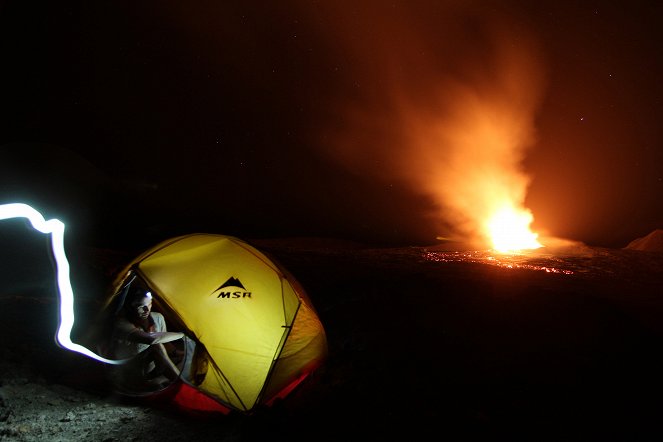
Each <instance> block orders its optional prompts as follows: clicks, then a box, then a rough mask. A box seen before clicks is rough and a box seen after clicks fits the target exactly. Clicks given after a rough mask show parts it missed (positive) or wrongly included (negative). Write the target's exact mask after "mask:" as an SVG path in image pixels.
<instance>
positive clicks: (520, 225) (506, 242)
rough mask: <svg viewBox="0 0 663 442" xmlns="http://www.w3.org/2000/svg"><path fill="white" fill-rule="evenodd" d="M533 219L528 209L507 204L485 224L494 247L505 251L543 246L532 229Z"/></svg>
mask: <svg viewBox="0 0 663 442" xmlns="http://www.w3.org/2000/svg"><path fill="white" fill-rule="evenodd" d="M533 219H534V218H533V216H532V213H531V212H530V211H529V210H527V209H516V208H514V207H512V206H505V207H503V208H501V209H500V210H498V211H497V212H496V213H495V214H494V215H492V216H491V217H490V218H489V219H488V221H487V222H486V225H485V230H486V234H487V236H488V238H489V239H490V241H491V243H492V246H493V249H494V250H495V251H497V252H502V253H504V252H510V251H515V250H524V249H537V248H539V247H543V245H542V244H541V243H540V242H539V241H538V240H537V238H538V234H537V233H534V232H532V231H531V229H530V224H531V223H532V221H533Z"/></svg>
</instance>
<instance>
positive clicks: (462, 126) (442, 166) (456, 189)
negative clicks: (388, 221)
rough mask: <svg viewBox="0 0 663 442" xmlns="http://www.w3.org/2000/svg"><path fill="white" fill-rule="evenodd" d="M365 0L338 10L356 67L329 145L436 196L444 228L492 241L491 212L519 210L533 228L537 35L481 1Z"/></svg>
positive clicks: (333, 18)
mask: <svg viewBox="0 0 663 442" xmlns="http://www.w3.org/2000/svg"><path fill="white" fill-rule="evenodd" d="M369 3H370V2H369ZM362 4H363V5H364V8H365V9H357V7H355V8H354V9H353V8H352V7H349V6H348V7H341V8H338V9H335V10H333V11H332V10H329V11H326V13H327V14H329V15H328V19H327V21H328V22H333V23H334V24H338V25H339V26H338V27H335V29H337V32H336V33H335V38H337V41H338V42H339V43H340V44H341V45H342V46H341V47H342V50H343V51H347V52H346V53H345V55H344V57H346V58H347V59H351V60H352V61H353V62H354V63H355V64H354V66H355V67H353V68H352V72H351V74H350V75H352V76H353V80H352V81H353V82H354V88H353V89H352V91H353V93H352V94H351V95H349V96H350V97H351V98H347V96H345V97H344V99H342V100H339V101H337V102H336V103H335V107H334V109H335V110H336V112H337V115H338V119H339V121H343V123H342V124H339V127H336V128H333V130H330V131H329V132H328V133H326V134H325V136H326V139H327V140H328V142H327V143H326V147H327V152H328V153H329V154H330V155H331V156H332V157H334V158H335V159H337V160H338V161H340V162H341V163H342V164H343V165H345V166H347V167H349V168H351V169H353V170H355V171H357V172H361V173H362V174H371V175H373V176H376V177H379V178H382V179H385V180H390V182H394V181H400V182H402V183H404V184H405V185H406V186H410V187H411V188H412V189H414V190H415V191H416V192H419V193H423V194H426V195H428V196H429V197H430V198H431V199H432V201H433V202H434V204H435V212H434V213H431V219H432V220H433V222H435V223H436V224H437V225H438V226H439V227H438V228H439V229H440V230H441V231H440V233H441V234H446V235H462V236H463V237H464V238H466V239H475V240H476V239H480V240H482V241H485V240H487V239H488V237H489V236H490V234H489V232H488V222H489V220H490V219H491V218H494V217H495V216H496V215H497V213H498V212H500V211H504V210H507V209H508V210H515V211H517V212H519V215H522V216H523V217H524V219H525V220H526V221H525V224H527V226H529V222H531V214H530V213H529V211H528V210H527V209H525V207H524V204H525V197H526V193H527V187H528V184H529V181H530V179H529V177H528V176H527V174H526V173H525V172H524V171H523V169H522V161H523V159H524V156H525V151H526V149H527V148H528V147H530V146H531V145H532V144H533V143H534V141H535V138H534V135H535V132H534V118H535V112H536V110H537V106H538V105H539V102H540V98H541V92H542V86H543V75H542V69H541V65H540V64H541V63H540V62H539V60H538V57H539V51H537V48H536V45H535V43H534V42H533V39H532V38H531V36H530V35H529V34H528V33H527V32H526V31H525V30H523V29H519V28H518V27H517V26H515V24H514V23H513V22H507V21H506V20H505V19H504V17H503V16H500V15H498V14H490V15H487V14H484V13H482V12H480V11H478V10H475V9H469V8H463V9H460V8H457V7H454V6H444V7H442V6H439V5H438V4H436V3H434V2H431V3H430V4H428V5H427V6H426V7H422V5H426V3H425V2H424V3H421V2H417V5H418V7H417V9H416V10H415V9H412V10H405V9H403V8H404V6H403V5H401V8H400V9H399V8H396V7H388V6H386V5H383V4H382V3H378V2H376V3H375V4H374V5H373V7H367V6H366V3H362ZM442 230H444V231H442Z"/></svg>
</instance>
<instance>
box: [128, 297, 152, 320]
mask: <svg viewBox="0 0 663 442" xmlns="http://www.w3.org/2000/svg"><path fill="white" fill-rule="evenodd" d="M151 310H152V298H151V297H148V296H143V297H141V298H139V299H137V300H135V301H134V302H132V303H131V312H132V313H133V314H134V315H135V316H136V317H137V318H138V319H147V317H148V316H150V311H151Z"/></svg>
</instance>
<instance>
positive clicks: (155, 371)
mask: <svg viewBox="0 0 663 442" xmlns="http://www.w3.org/2000/svg"><path fill="white" fill-rule="evenodd" d="M183 337H184V334H183V333H179V332H169V331H168V330H167V328H166V321H165V319H164V317H163V315H162V314H161V313H158V312H153V311H152V294H151V293H150V292H149V291H147V290H145V289H144V288H142V287H140V286H135V287H132V289H131V291H130V292H129V293H128V294H127V297H126V299H125V302H124V306H123V308H122V309H121V310H120V312H119V314H118V315H117V316H116V318H115V321H114V324H113V331H112V338H111V340H112V356H113V358H114V359H128V360H129V361H128V362H127V363H125V364H122V365H118V366H117V367H116V370H115V373H114V376H113V377H114V381H115V382H116V384H117V386H120V387H121V388H123V389H125V390H130V391H136V392H140V391H155V390H159V389H161V388H164V387H166V386H167V385H169V384H170V383H172V382H173V381H175V380H176V379H177V378H178V377H179V376H180V370H179V369H178V367H177V365H176V364H175V362H173V360H172V359H171V357H170V356H169V351H168V349H167V347H168V346H169V345H170V344H169V343H171V342H172V341H175V340H178V339H181V338H183ZM171 352H172V351H171Z"/></svg>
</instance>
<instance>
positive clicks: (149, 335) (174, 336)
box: [128, 328, 184, 345]
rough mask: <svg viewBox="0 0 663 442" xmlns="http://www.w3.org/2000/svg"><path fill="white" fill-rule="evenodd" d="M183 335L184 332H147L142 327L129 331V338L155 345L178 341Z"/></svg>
mask: <svg viewBox="0 0 663 442" xmlns="http://www.w3.org/2000/svg"><path fill="white" fill-rule="evenodd" d="M183 337H184V333H180V332H146V331H143V330H141V329H140V328H136V329H134V330H133V331H132V332H131V333H129V336H128V339H129V340H130V341H134V342H139V343H141V344H147V345H153V344H163V343H165V342H171V341H176V340H178V339H181V338H183Z"/></svg>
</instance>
